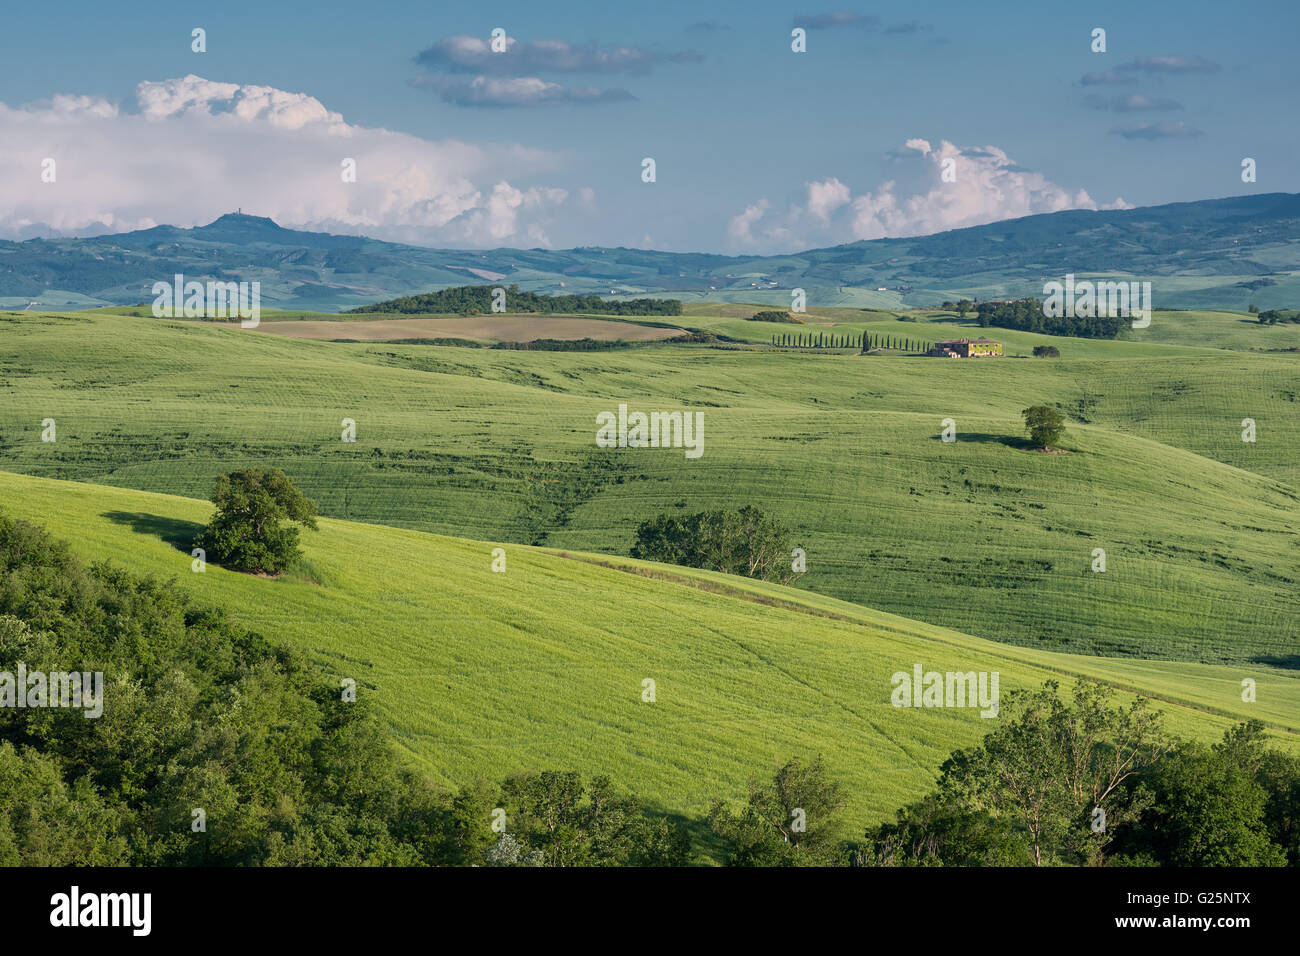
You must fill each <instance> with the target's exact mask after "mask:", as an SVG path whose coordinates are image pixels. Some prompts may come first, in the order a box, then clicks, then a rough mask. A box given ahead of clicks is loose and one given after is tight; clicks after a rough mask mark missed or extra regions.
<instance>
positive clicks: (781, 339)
mask: <svg viewBox="0 0 1300 956" xmlns="http://www.w3.org/2000/svg"><path fill="white" fill-rule="evenodd" d="M772 345H773V346H775V347H776V348H783V349H859V348H860V349H861V350H862V351H864V352H866V351H868V350H870V349H902V350H904V351H908V352H925V351H928V350H929V349H931V348H933V347H934V346H933V345H932V343H930V342H924V341H922V340H920V339H912V338H906V337H903V336H897V335H873V334H870V333H867V332H863V333H862V334H860V335H839V334H835V333H829V332H782V333H780V334H777V335H773V336H772Z"/></svg>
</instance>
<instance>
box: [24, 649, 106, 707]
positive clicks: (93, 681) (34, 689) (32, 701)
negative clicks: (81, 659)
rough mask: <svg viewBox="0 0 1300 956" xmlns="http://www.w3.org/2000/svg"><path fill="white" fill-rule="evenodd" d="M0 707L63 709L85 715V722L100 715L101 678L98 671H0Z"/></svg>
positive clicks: (102, 697) (101, 703) (102, 676)
mask: <svg viewBox="0 0 1300 956" xmlns="http://www.w3.org/2000/svg"><path fill="white" fill-rule="evenodd" d="M0 707H64V708H69V709H72V708H75V709H80V710H83V711H85V713H84V714H83V715H82V716H84V717H85V718H86V719H87V720H90V719H91V718H93V717H99V716H101V715H102V714H103V713H104V675H103V673H102V672H100V671H95V672H94V673H93V674H92V673H91V672H90V671H80V672H78V671H71V672H65V671H50V672H49V673H45V672H44V671H30V672H29V671H28V670H27V665H26V664H23V663H21V662H20V663H19V664H18V673H17V674H13V673H11V672H10V671H0Z"/></svg>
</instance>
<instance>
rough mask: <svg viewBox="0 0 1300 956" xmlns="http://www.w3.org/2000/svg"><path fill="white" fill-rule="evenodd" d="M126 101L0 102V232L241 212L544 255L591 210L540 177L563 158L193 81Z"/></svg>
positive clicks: (194, 220) (113, 227)
mask: <svg viewBox="0 0 1300 956" xmlns="http://www.w3.org/2000/svg"><path fill="white" fill-rule="evenodd" d="M133 105H134V108H133V109H132V108H122V107H119V106H118V105H116V104H114V103H112V102H110V101H108V100H106V99H104V98H102V97H92V96H72V95H60V96H55V97H53V98H51V99H50V100H48V101H42V102H38V103H34V104H29V105H26V106H21V107H11V106H8V105H5V104H4V103H0V142H3V143H5V149H4V150H0V236H4V237H22V236H27V235H32V234H44V233H45V231H46V229H53V230H55V231H57V232H61V233H65V234H87V233H90V232H105V231H108V232H119V231H125V230H129V229H141V228H149V227H150V226H153V225H156V224H158V223H168V224H172V225H179V226H191V225H197V224H202V223H206V222H209V221H211V220H212V219H215V218H216V217H217V216H219V215H221V214H222V213H226V212H230V211H232V210H234V209H235V208H236V207H242V208H243V210H244V212H246V213H251V214H255V215H261V216H269V217H270V218H272V219H274V220H275V221H276V222H278V223H280V224H281V225H284V226H295V227H298V228H306V229H326V230H328V231H333V232H349V233H365V234H367V235H372V236H377V237H381V238H388V239H395V240H401V241H408V242H424V243H430V244H443V243H448V244H450V243H455V244H460V245H473V246H477V245H503V244H526V245H529V246H544V245H549V244H550V240H549V238H548V235H547V227H548V224H550V223H553V222H554V221H555V219H556V217H557V216H559V215H560V214H561V213H564V212H566V210H567V209H568V207H569V206H572V207H573V208H574V210H576V211H581V209H583V208H586V207H589V206H590V205H591V204H592V201H593V199H594V197H593V196H591V195H590V194H589V191H584V192H583V193H582V194H581V199H571V198H570V196H569V193H568V191H566V190H564V189H560V188H556V187H555V186H554V185H553V184H549V183H546V182H545V181H544V180H545V178H546V176H547V174H548V173H550V172H553V171H555V170H557V169H559V168H561V167H562V166H563V165H564V157H562V156H560V155H558V154H554V153H549V152H545V151H542V150H536V149H529V148H526V147H523V146H519V145H516V144H489V145H484V144H474V143H467V142H462V141H458V140H452V139H446V140H427V139H422V138H420V137H418V136H413V135H410V134H407V133H401V132H395V131H392V130H386V129H382V128H377V127H365V126H358V125H354V124H350V123H348V122H347V121H346V120H344V118H343V117H342V116H341V115H340V114H339V113H336V112H334V111H332V110H329V109H328V108H326V107H325V105H324V104H322V103H321V102H320V101H319V100H317V99H316V98H314V97H312V96H309V95H307V94H305V93H291V92H287V91H285V90H278V89H275V88H273V87H268V86H253V85H241V84H238V83H219V82H214V81H212V80H208V79H204V78H203V77H199V76H192V75H191V76H185V77H180V78H176V79H169V80H164V81H161V82H149V81H147V82H143V83H140V84H139V85H138V87H137V88H136V93H135V103H134V104H133ZM345 159H351V160H355V163H356V181H355V182H344V181H343V177H342V176H341V172H342V168H343V167H342V163H343V161H344V160H345ZM47 160H52V161H53V163H54V171H55V177H54V182H42V179H41V176H42V170H43V169H47V168H48V166H49V164H48V162H46V161H47Z"/></svg>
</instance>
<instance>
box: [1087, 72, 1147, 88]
mask: <svg viewBox="0 0 1300 956" xmlns="http://www.w3.org/2000/svg"><path fill="white" fill-rule="evenodd" d="M1136 82H1137V78H1136V77H1133V76H1125V75H1124V74H1122V73H1116V72H1115V71H1114V70H1107V71H1106V72H1104V73H1085V74H1083V76H1082V77H1081V78H1080V79H1079V85H1080V86H1128V85H1129V84H1132V83H1136Z"/></svg>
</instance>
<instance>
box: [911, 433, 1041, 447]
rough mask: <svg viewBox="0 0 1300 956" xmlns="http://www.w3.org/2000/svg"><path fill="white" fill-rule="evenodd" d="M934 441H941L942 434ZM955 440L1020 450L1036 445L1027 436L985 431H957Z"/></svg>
mask: <svg viewBox="0 0 1300 956" xmlns="http://www.w3.org/2000/svg"><path fill="white" fill-rule="evenodd" d="M934 441H943V436H942V435H935V436H934ZM957 441H959V442H964V441H973V442H980V443H982V444H985V445H1006V446H1007V447H1008V448H1019V449H1021V450H1022V451H1033V450H1034V448H1035V447H1036V446H1035V445H1034V443H1033V442H1031V441H1030V440H1029V439H1028V438H1017V437H1015V436H1014V435H990V434H988V433H987V432H961V431H959V432H958V433H957Z"/></svg>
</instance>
